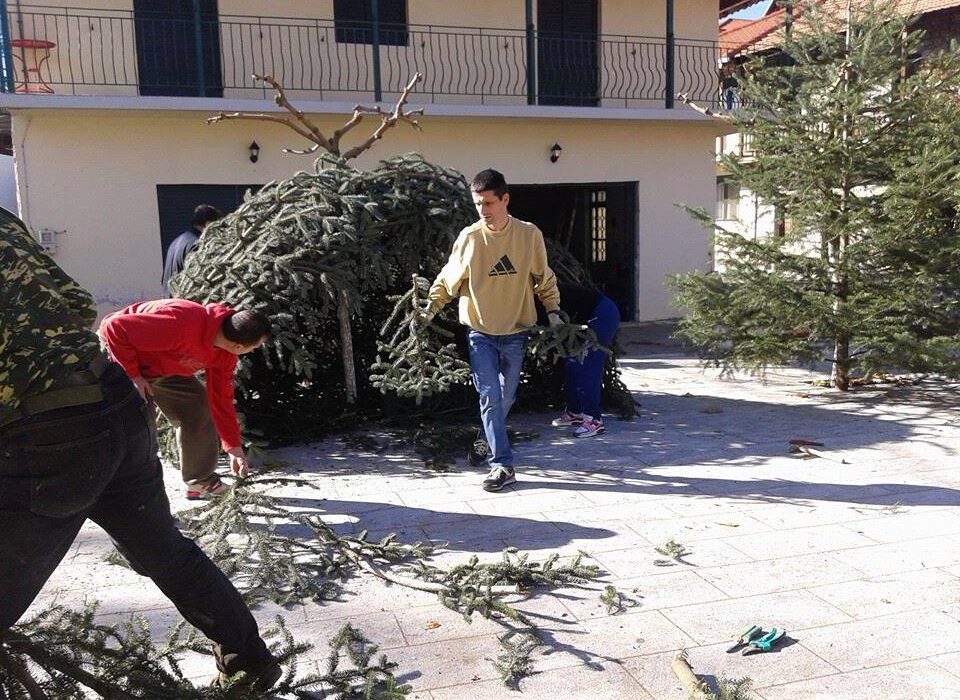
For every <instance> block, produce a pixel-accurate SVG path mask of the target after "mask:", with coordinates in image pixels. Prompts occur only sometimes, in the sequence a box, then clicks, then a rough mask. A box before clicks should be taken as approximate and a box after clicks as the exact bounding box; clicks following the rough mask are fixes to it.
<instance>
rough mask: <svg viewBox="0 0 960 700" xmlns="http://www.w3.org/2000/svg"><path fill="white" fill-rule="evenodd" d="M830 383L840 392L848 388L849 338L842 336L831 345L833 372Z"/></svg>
mask: <svg viewBox="0 0 960 700" xmlns="http://www.w3.org/2000/svg"><path fill="white" fill-rule="evenodd" d="M830 383H831V384H833V386H834V387H836V388H837V389H839V390H840V391H846V390H847V389H849V388H850V338H849V336H846V335H844V336H843V337H840V338H837V339H836V340H835V341H834V345H833V371H832V372H831V374H830Z"/></svg>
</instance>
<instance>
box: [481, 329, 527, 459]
mask: <svg viewBox="0 0 960 700" xmlns="http://www.w3.org/2000/svg"><path fill="white" fill-rule="evenodd" d="M467 344H468V345H469V347H470V369H471V370H472V373H473V385H474V386H475V387H476V388H477V393H478V394H480V420H481V421H482V423H483V432H484V434H485V435H486V438H487V444H488V445H490V452H491V456H490V460H489V461H490V466H503V467H510V466H513V450H511V449H510V440H509V439H508V438H507V415H509V413H510V408H511V407H512V406H513V401H514V399H515V398H516V396H517V386H518V385H519V384H520V369H521V368H522V367H523V353H524V351H525V350H526V345H527V334H526V333H514V334H512V335H488V334H486V333H481V332H480V331H470V334H469V336H468V337H467Z"/></svg>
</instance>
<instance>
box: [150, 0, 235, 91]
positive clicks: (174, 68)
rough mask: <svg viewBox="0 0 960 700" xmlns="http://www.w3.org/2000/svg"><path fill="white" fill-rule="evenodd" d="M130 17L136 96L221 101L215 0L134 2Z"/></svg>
mask: <svg viewBox="0 0 960 700" xmlns="http://www.w3.org/2000/svg"><path fill="white" fill-rule="evenodd" d="M133 18H134V28H135V33H136V40H137V72H138V76H139V81H140V94H141V95H171V96H181V97H182V96H186V97H222V96H223V76H222V75H221V71H220V20H219V16H218V13H217V0H133ZM198 47H199V51H198Z"/></svg>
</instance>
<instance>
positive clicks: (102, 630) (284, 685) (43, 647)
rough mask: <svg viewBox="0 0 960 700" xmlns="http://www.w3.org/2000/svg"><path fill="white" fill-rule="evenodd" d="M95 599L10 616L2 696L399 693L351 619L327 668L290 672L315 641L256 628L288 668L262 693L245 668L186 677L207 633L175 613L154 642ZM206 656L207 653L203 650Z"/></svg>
mask: <svg viewBox="0 0 960 700" xmlns="http://www.w3.org/2000/svg"><path fill="white" fill-rule="evenodd" d="M95 615H96V604H89V605H87V607H86V608H85V609H84V610H82V611H79V612H78V611H70V610H67V609H65V608H63V607H61V606H52V607H49V608H47V609H45V610H43V611H41V612H40V613H38V614H37V615H36V616H35V617H33V618H32V619H30V620H28V621H27V622H24V623H22V624H19V625H16V626H14V627H13V628H12V629H11V630H10V631H8V632H7V633H5V635H4V636H3V638H2V640H0V697H3V698H9V699H10V700H19V699H20V698H29V700H48V699H49V700H53V699H54V698H55V699H56V700H86V699H87V698H89V697H90V692H91V691H92V692H93V693H95V694H96V695H97V696H99V697H101V698H107V699H108V700H148V699H150V700H153V699H155V698H164V700H231V699H232V700H239V699H241V698H250V699H252V698H266V697H270V698H277V699H280V698H290V699H292V698H311V697H328V694H331V695H333V696H334V697H356V698H365V699H366V700H392V699H396V698H402V697H405V696H406V695H407V693H408V692H409V691H410V687H409V686H407V685H401V684H399V683H398V681H397V679H396V677H395V676H394V674H393V672H394V669H395V668H396V664H394V663H392V662H390V661H388V660H387V658H386V656H382V655H381V656H380V657H379V658H375V657H376V653H377V646H376V645H375V644H372V643H371V642H370V640H368V639H367V638H366V637H364V636H363V634H362V633H360V632H359V631H358V630H356V629H355V628H353V627H352V626H350V625H345V626H344V627H342V628H341V629H340V631H339V632H337V634H336V635H334V637H333V638H332V639H331V640H330V642H329V644H330V656H329V658H328V660H327V665H326V673H324V674H322V675H321V674H317V673H312V674H307V675H306V676H303V677H300V678H297V677H296V672H297V669H298V660H299V659H300V658H301V657H302V656H303V654H305V653H306V652H308V651H310V650H311V649H312V648H313V645H312V644H308V643H304V642H297V641H295V640H294V638H293V636H292V635H291V634H290V632H289V631H288V630H287V629H286V627H285V626H284V624H283V619H282V618H280V617H278V618H277V619H276V627H274V628H272V629H269V630H267V631H266V632H265V633H264V639H265V640H267V641H268V642H269V643H270V651H271V653H272V654H273V655H274V656H276V657H277V659H278V660H279V661H280V663H281V665H282V666H283V667H284V668H285V669H286V673H285V675H284V676H283V677H282V678H281V679H280V681H279V683H278V684H277V685H276V686H275V687H274V688H273V689H271V690H270V691H269V693H263V692H254V691H250V690H246V689H243V682H244V680H245V678H244V677H243V674H238V676H236V677H234V678H231V679H230V680H229V682H228V683H227V685H226V686H224V687H216V686H201V687H198V686H196V685H194V684H193V683H192V682H191V681H190V680H188V679H187V678H186V677H185V676H184V673H183V670H182V668H181V661H182V658H183V656H184V655H185V654H186V653H188V652H200V653H204V654H210V650H209V648H208V646H207V643H206V640H204V639H202V638H201V637H200V635H199V633H197V632H196V631H195V630H192V631H190V632H185V623H181V624H179V625H177V626H175V627H174V629H173V630H172V631H171V632H170V634H169V635H168V636H167V639H166V641H165V643H164V644H163V645H162V646H158V645H156V644H154V642H153V640H152V637H151V634H150V628H149V625H148V624H147V622H146V620H145V619H144V618H142V617H135V618H132V619H131V620H129V621H128V622H123V623H121V624H119V625H115V626H111V625H103V624H98V623H97V622H96V621H95ZM210 663H211V665H212V664H213V659H212V657H211V660H210Z"/></svg>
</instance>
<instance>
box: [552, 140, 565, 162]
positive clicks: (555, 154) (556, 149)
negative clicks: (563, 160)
mask: <svg viewBox="0 0 960 700" xmlns="http://www.w3.org/2000/svg"><path fill="white" fill-rule="evenodd" d="M562 150H563V147H562V146H561V145H560V144H559V143H555V144H553V145H552V146H550V162H551V163H556V162H557V161H558V160H560V151H562Z"/></svg>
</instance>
